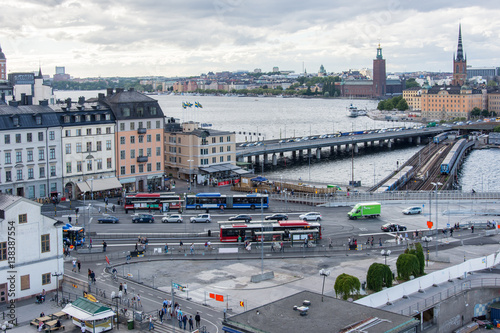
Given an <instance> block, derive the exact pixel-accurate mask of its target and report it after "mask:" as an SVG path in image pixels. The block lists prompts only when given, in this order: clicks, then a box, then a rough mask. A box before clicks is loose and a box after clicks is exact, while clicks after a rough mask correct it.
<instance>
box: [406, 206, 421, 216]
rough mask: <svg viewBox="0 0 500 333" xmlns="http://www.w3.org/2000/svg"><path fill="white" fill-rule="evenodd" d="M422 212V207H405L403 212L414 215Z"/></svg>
mask: <svg viewBox="0 0 500 333" xmlns="http://www.w3.org/2000/svg"><path fill="white" fill-rule="evenodd" d="M420 213H422V207H408V208H406V209H403V214H405V215H413V214H420Z"/></svg>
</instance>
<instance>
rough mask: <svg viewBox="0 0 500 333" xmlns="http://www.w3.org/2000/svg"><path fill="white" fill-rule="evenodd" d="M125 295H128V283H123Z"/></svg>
mask: <svg viewBox="0 0 500 333" xmlns="http://www.w3.org/2000/svg"><path fill="white" fill-rule="evenodd" d="M123 293H124V294H125V295H127V282H124V283H123Z"/></svg>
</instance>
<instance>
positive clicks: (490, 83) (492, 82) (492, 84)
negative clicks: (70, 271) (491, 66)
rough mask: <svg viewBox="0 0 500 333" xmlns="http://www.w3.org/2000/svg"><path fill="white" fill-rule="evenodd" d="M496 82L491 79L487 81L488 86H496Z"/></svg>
mask: <svg viewBox="0 0 500 333" xmlns="http://www.w3.org/2000/svg"><path fill="white" fill-rule="evenodd" d="M496 86H497V83H496V82H495V81H493V80H490V81H488V87H496Z"/></svg>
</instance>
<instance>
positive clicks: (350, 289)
mask: <svg viewBox="0 0 500 333" xmlns="http://www.w3.org/2000/svg"><path fill="white" fill-rule="evenodd" d="M360 288H361V284H360V283H359V279H358V278H357V277H355V276H352V275H349V274H345V273H342V274H340V275H339V276H338V277H337V279H336V280H335V285H334V287H333V289H334V290H335V296H337V295H342V298H343V299H344V300H346V299H347V298H348V297H349V296H350V295H352V294H353V293H354V292H355V293H356V294H359V289H360Z"/></svg>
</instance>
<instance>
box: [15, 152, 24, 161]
mask: <svg viewBox="0 0 500 333" xmlns="http://www.w3.org/2000/svg"><path fill="white" fill-rule="evenodd" d="M22 162H23V152H22V151H16V163H22Z"/></svg>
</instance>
